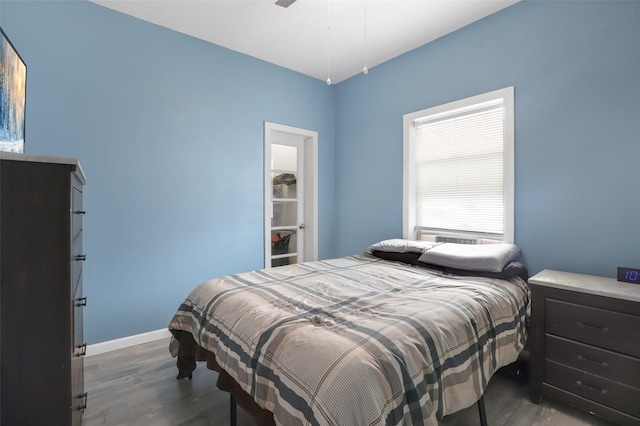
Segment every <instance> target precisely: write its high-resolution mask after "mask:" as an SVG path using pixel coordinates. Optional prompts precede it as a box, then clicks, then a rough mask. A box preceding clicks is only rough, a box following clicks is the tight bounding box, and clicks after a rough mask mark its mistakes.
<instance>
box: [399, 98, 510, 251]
mask: <svg viewBox="0 0 640 426" xmlns="http://www.w3.org/2000/svg"><path fill="white" fill-rule="evenodd" d="M497 98H502V99H503V102H504V111H505V126H504V152H503V156H504V159H505V162H504V232H503V237H502V241H503V242H505V243H514V242H515V201H514V199H515V130H514V127H515V125H514V120H515V113H514V107H515V101H514V87H513V86H509V87H505V88H503V89H498V90H494V91H492V92H488V93H483V94H480V95H476V96H472V97H469V98H466V99H460V100H457V101H453V102H449V103H447V104H443V105H437V106H434V107H431V108H426V109H423V110H421V111H416V112H412V113H409V114H405V115H404V116H403V117H402V126H403V168H402V169H403V192H402V199H403V212H402V221H403V223H402V235H403V238H406V239H410V240H414V239H416V236H417V235H416V229H415V228H416V226H415V225H416V217H415V216H416V214H415V209H416V206H415V190H416V189H415V182H414V181H413V179H412V176H414V175H415V171H414V162H413V161H412V158H414V152H413V151H414V145H415V131H413V128H414V127H415V126H416V125H417V124H419V121H420V119H421V118H423V117H425V116H426V115H434V114H443V113H445V112H447V111H452V110H458V109H464V108H466V107H468V106H469V105H473V104H481V103H485V102H492V101H494V100H495V99H497Z"/></svg>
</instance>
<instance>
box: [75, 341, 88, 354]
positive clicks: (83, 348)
mask: <svg viewBox="0 0 640 426" xmlns="http://www.w3.org/2000/svg"><path fill="white" fill-rule="evenodd" d="M76 349H80V352H77V353H76V354H74V355H75V356H77V357H81V356H85V355H86V354H87V344H86V343H83V344H81V345H79V346H76Z"/></svg>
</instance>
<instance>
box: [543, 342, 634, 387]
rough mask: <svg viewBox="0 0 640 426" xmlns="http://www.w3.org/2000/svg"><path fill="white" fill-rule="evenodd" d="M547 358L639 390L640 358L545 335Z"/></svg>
mask: <svg viewBox="0 0 640 426" xmlns="http://www.w3.org/2000/svg"><path fill="white" fill-rule="evenodd" d="M545 346H546V358H547V359H548V360H551V361H555V362H558V363H560V364H564V365H567V366H569V367H573V368H576V369H578V370H581V371H588V372H589V373H591V374H594V375H597V376H601V377H604V378H606V379H611V380H614V381H616V382H620V383H623V384H626V385H628V386H633V387H636V388H638V389H640V359H638V358H633V357H630V356H627V355H622V354H619V353H617V352H611V351H608V350H604V349H600V348H596V347H594V346H590V345H586V344H583V343H578V342H574V341H571V340H567V339H564V338H562V337H557V336H552V335H548V334H547V335H546V336H545Z"/></svg>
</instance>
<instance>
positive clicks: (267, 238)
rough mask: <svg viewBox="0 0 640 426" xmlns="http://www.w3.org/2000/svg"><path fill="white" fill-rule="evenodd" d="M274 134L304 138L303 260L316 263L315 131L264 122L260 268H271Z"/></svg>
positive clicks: (316, 157)
mask: <svg viewBox="0 0 640 426" xmlns="http://www.w3.org/2000/svg"><path fill="white" fill-rule="evenodd" d="M274 133H280V134H285V135H292V136H296V137H302V138H304V145H305V146H304V152H305V158H304V166H303V167H304V170H305V171H304V186H305V187H304V189H303V190H304V194H305V195H304V210H305V218H304V224H305V238H304V251H303V253H304V259H302V260H301V261H311V260H318V132H316V131H314V130H307V129H301V128H298V127H292V126H287V125H284V124H277V123H271V122H269V121H265V122H264V197H265V198H264V267H265V268H270V267H271V256H270V254H271V231H270V228H271V220H270V217H271V210H270V209H271V200H270V199H268V197H269V194H271V193H272V190H273V188H272V187H271V143H272V138H273V135H274Z"/></svg>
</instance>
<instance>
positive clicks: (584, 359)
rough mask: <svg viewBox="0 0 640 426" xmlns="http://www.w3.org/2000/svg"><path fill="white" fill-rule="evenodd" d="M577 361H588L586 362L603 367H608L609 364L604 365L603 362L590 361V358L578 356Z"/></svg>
mask: <svg viewBox="0 0 640 426" xmlns="http://www.w3.org/2000/svg"><path fill="white" fill-rule="evenodd" d="M578 359H579V360H580V361H588V362H592V363H594V364H598V365H601V366H603V367H608V366H609V364H607V363H606V362H604V361H598V360H595V359H590V358H587V357H585V356H582V355H578Z"/></svg>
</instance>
